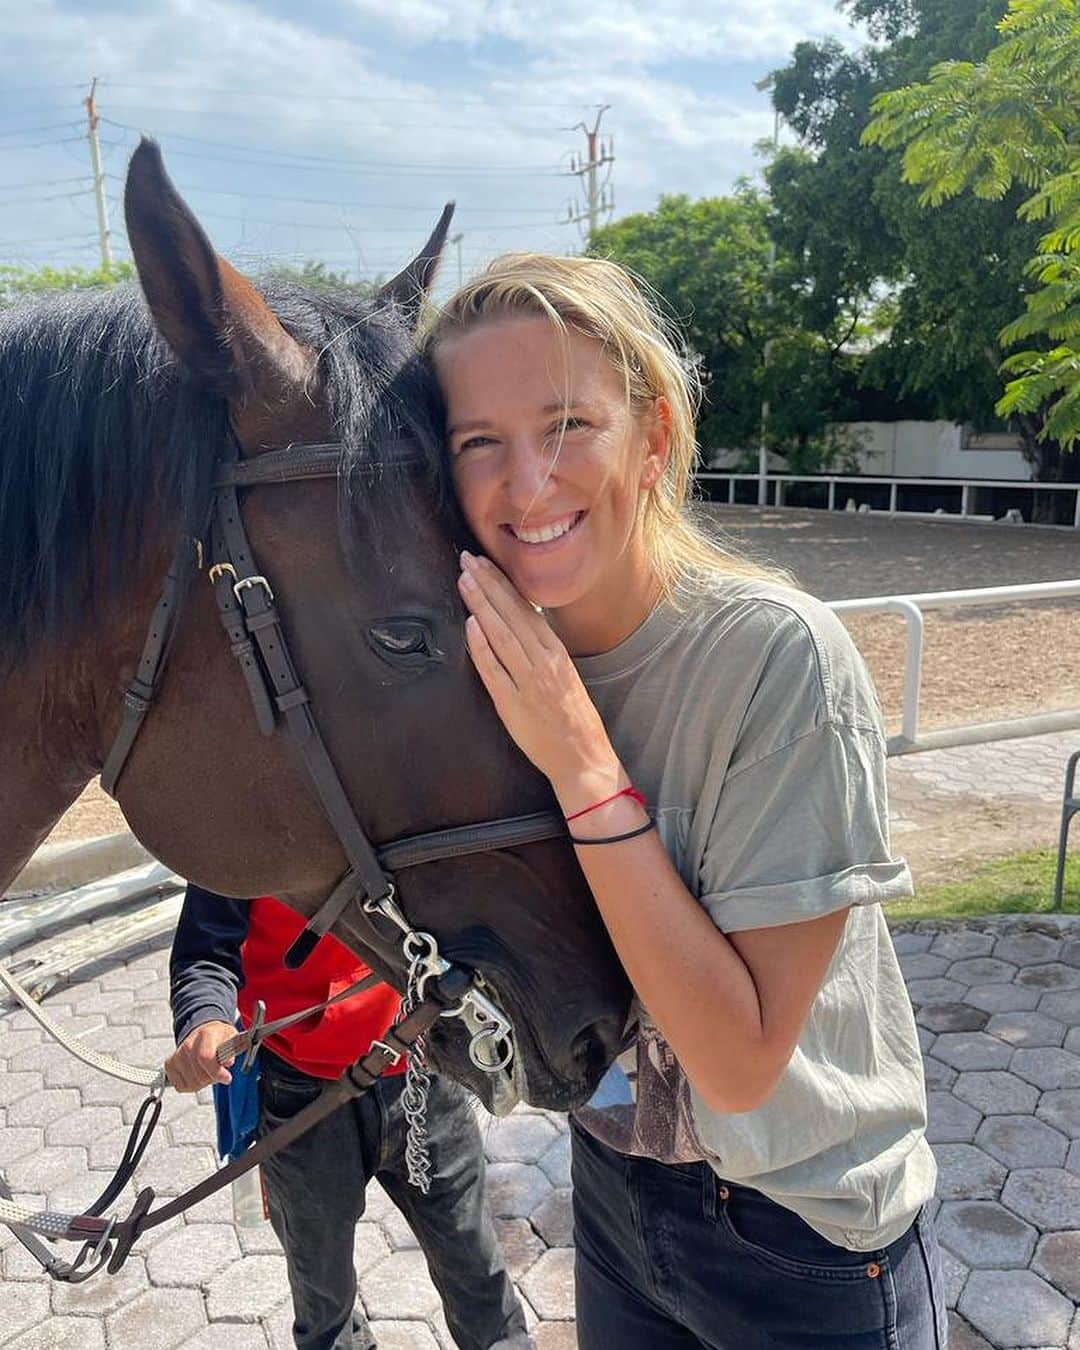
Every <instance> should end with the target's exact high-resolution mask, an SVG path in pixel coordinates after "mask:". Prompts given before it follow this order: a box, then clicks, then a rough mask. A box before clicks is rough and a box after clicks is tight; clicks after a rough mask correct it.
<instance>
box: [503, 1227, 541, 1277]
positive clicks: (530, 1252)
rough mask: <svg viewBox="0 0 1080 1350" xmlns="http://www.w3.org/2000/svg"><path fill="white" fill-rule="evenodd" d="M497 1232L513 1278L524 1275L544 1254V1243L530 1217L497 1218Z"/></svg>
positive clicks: (507, 1267)
mask: <svg viewBox="0 0 1080 1350" xmlns="http://www.w3.org/2000/svg"><path fill="white" fill-rule="evenodd" d="M495 1232H496V1233H497V1234H498V1238H499V1242H500V1244H501V1245H502V1250H503V1256H504V1257H505V1258H506V1269H507V1272H508V1273H509V1275H510V1278H511V1279H512V1280H520V1279H521V1277H522V1275H524V1274H525V1272H526V1271H527V1270H528V1269H529V1267H530V1266H532V1265H534V1264H535V1263H536V1261H538V1260H539V1259H540V1257H541V1256H543V1254H544V1243H543V1240H542V1239H541V1238H539V1237H538V1236H537V1235H536V1233H535V1232H534V1230H533V1226H532V1224H531V1223H530V1222H529V1221H528V1219H496V1220H495Z"/></svg>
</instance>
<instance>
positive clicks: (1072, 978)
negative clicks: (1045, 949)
mask: <svg viewBox="0 0 1080 1350" xmlns="http://www.w3.org/2000/svg"><path fill="white" fill-rule="evenodd" d="M1016 983H1017V984H1019V985H1023V986H1024V987H1025V988H1027V989H1049V990H1054V991H1057V990H1061V989H1076V988H1080V968H1078V967H1076V966H1067V965H1065V964H1064V962H1062V961H1051V962H1050V963H1049V964H1048V965H1045V966H1025V967H1024V969H1023V970H1022V971H1021V972H1020V973H1019V975H1017V977H1016Z"/></svg>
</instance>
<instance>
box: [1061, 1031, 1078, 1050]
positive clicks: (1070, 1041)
mask: <svg viewBox="0 0 1080 1350" xmlns="http://www.w3.org/2000/svg"><path fill="white" fill-rule="evenodd" d="M1064 1044H1065V1049H1066V1050H1068V1052H1069V1054H1070V1055H1077V1056H1080V1027H1071V1028H1070V1029H1069V1034H1068V1035H1067V1036H1066V1037H1065V1043H1064Z"/></svg>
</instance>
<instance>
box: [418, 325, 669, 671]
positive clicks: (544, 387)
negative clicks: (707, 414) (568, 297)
mask: <svg viewBox="0 0 1080 1350" xmlns="http://www.w3.org/2000/svg"><path fill="white" fill-rule="evenodd" d="M435 366H436V370H437V373H438V377H439V381H440V384H441V385H442V389H443V393H444V395H445V398H446V403H447V429H448V444H449V452H450V457H451V469H452V474H453V481H454V486H455V488H456V491H457V495H458V499H459V501H460V503H461V506H462V509H463V511H464V513H465V517H466V519H467V520H468V523H469V526H470V528H471V529H472V531H473V534H474V535H475V536H476V538H477V541H478V542H479V544H480V546H481V548H482V549H483V551H484V552H485V553H486V554H487V556H488V557H489V558H491V559H492V561H493V562H495V563H497V564H498V566H499V567H501V568H502V570H503V571H504V572H505V573H506V574H507V575H508V576H509V577H510V579H511V581H512V582H513V583H514V585H515V586H516V587H517V589H518V590H519V591H520V592H521V594H522V595H523V596H525V598H526V599H527V600H530V601H531V602H532V603H533V604H535V605H539V606H541V607H542V608H544V609H546V610H548V611H550V612H551V613H550V618H551V621H552V623H553V626H554V627H555V628H556V631H558V632H560V634H561V635H562V636H563V638H564V640H566V641H567V644H568V646H570V648H571V650H572V651H576V652H584V651H586V650H590V649H591V650H593V651H600V650H605V649H606V647H608V646H614V645H615V643H617V642H619V641H621V639H622V638H623V637H625V636H626V635H627V634H628V633H630V632H632V631H633V629H634V628H636V627H637V625H638V624H639V623H640V622H641V620H642V619H643V618H644V617H645V615H646V614H647V613H648V610H649V607H650V605H651V604H652V602H653V600H654V599H655V594H656V581H655V577H654V576H653V573H652V569H651V567H650V566H649V564H648V560H647V558H646V557H645V552H644V548H643V546H642V538H641V521H640V514H641V506H642V501H643V494H644V493H645V492H646V491H647V490H648V489H649V488H650V487H651V486H652V485H653V484H654V483H655V482H656V480H657V478H658V477H659V476H660V473H661V472H662V470H663V467H664V463H665V461H666V457H667V429H666V426H665V424H664V420H663V418H662V417H659V416H656V417H653V418H651V419H648V420H647V421H646V420H643V419H641V418H639V417H636V416H634V414H633V413H632V412H631V410H630V409H629V408H628V407H627V403H626V393H625V388H624V385H623V381H622V378H621V376H620V375H619V373H618V372H617V371H616V369H615V367H614V366H613V365H612V364H611V362H610V361H609V360H608V359H607V357H606V355H605V354H604V350H603V348H602V347H601V345H600V343H599V342H597V341H596V340H595V339H593V338H589V337H586V336H584V335H583V334H581V333H578V332H575V331H573V330H570V331H569V332H568V333H567V334H566V335H565V337H564V335H563V334H560V333H559V332H558V331H557V330H556V329H555V328H554V327H553V326H552V324H551V323H550V322H549V321H548V320H547V319H545V318H542V317H531V316H529V317H526V316H522V317H514V318H502V319H491V320H487V321H481V322H480V323H479V324H477V325H476V326H475V327H474V328H471V329H470V330H469V331H467V332H466V333H464V334H463V335H460V336H454V337H452V338H449V339H447V340H445V341H444V342H443V343H442V344H441V345H440V346H439V347H438V349H437V351H436V356H435Z"/></svg>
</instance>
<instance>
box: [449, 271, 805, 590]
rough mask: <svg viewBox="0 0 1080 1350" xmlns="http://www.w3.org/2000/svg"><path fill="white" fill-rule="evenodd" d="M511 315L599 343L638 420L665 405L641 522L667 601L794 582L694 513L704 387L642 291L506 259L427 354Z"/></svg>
mask: <svg viewBox="0 0 1080 1350" xmlns="http://www.w3.org/2000/svg"><path fill="white" fill-rule="evenodd" d="M513 315H536V316H539V317H543V318H547V319H548V320H550V322H551V323H552V324H553V325H554V327H555V328H556V329H557V330H558V331H559V333H560V334H562V335H563V337H564V338H565V337H566V334H567V330H568V329H574V330H575V331H577V332H579V333H583V334H584V335H585V336H586V337H590V338H594V339H595V340H596V341H598V342H599V343H601V344H602V346H603V348H604V351H605V353H606V354H607V356H608V359H609V360H610V361H611V363H612V365H613V366H614V367H615V369H616V370H617V371H618V372H619V374H620V376H621V377H622V379H623V382H624V386H625V389H626V400H627V406H628V407H629V409H630V411H631V412H632V413H633V414H635V415H636V416H639V417H642V416H645V417H648V416H652V415H654V412H655V408H656V402H657V400H658V399H660V398H663V399H665V400H666V401H667V405H668V407H669V409H670V419H669V429H670V442H669V443H670V453H669V456H668V461H667V465H666V467H665V469H664V472H663V473H662V474H661V476H660V477H659V479H658V480H657V482H656V483H655V484H654V485H653V487H652V488H650V489H649V491H648V495H647V497H646V501H645V507H644V512H643V516H642V535H643V540H644V544H645V549H646V552H647V556H648V558H649V561H650V563H651V564H652V566H653V567H654V568H655V570H656V574H657V576H658V577H659V579H660V582H661V584H662V585H663V587H664V591H665V594H667V595H668V596H669V597H670V596H673V595H674V594H675V592H676V590H677V588H678V587H679V585H680V584H682V583H686V582H689V581H692V580H693V579H695V578H699V577H701V576H703V575H704V574H707V573H711V572H715V571H717V570H719V571H721V572H724V573H726V574H728V575H729V576H737V577H765V578H770V579H773V580H782V581H783V580H787V579H788V578H787V577H786V576H785V575H784V574H783V573H782V572H780V571H779V570H777V569H774V568H769V567H766V566H762V565H760V564H758V563H755V562H754V561H752V560H751V559H750V558H748V557H746V556H744V555H743V554H742V553H741V552H740V551H739V550H738V549H737V548H734V547H732V546H731V545H730V544H728V543H727V542H725V541H723V540H722V539H721V538H719V537H718V536H717V534H716V532H715V531H714V530H712V529H710V530H706V529H705V528H703V526H702V524H701V523H700V522H699V520H698V519H697V518H696V515H697V513H695V512H693V511H692V509H691V503H690V493H691V487H692V483H693V469H694V464H695V462H696V460H697V453H698V450H697V437H696V434H695V415H696V412H697V409H698V405H699V402H700V396H701V384H700V379H699V377H698V373H697V369H696V366H695V365H694V363H693V362H692V361H690V360H689V359H688V358H687V357H686V356H685V355H683V354H681V351H680V346H681V344H680V343H679V341H678V339H677V338H676V337H675V335H674V332H673V329H672V327H671V325H670V324H668V323H667V322H666V321H665V319H664V318H663V316H662V314H661V311H660V307H659V304H658V303H657V301H656V300H655V298H653V297H652V296H650V295H649V294H648V288H647V287H646V286H645V284H644V283H642V282H638V281H636V280H635V278H634V277H632V276H631V274H630V273H629V272H628V271H627V270H626V269H625V268H623V267H621V266H620V265H619V264H618V263H615V262H611V261H610V260H609V259H606V258H581V257H575V258H570V257H557V256H555V255H552V254H546V253H505V254H503V255H502V256H501V257H498V258H496V259H494V261H493V262H491V263H489V264H488V266H487V267H486V268H485V269H484V271H482V272H481V273H479V274H478V275H477V276H476V277H474V278H473V279H472V280H471V281H468V282H467V283H466V284H465V285H464V286H462V287H461V288H460V289H459V290H458V291H457V292H456V293H455V294H454V295H453V296H451V298H450V299H449V300H448V301H447V302H446V304H445V305H443V306H442V308H441V309H440V310H438V311H437V312H436V313H435V316H434V318H433V320H432V322H431V323H430V325H429V327H428V328H427V331H426V333H425V335H424V338H423V346H424V349H425V350H426V351H427V352H429V353H433V352H434V351H435V350H436V349H437V347H438V346H439V344H440V343H442V342H445V341H446V340H448V339H450V338H452V337H454V336H455V335H459V334H461V333H464V332H466V331H468V330H469V329H471V328H473V327H475V326H476V325H477V324H479V323H482V322H484V321H485V320H489V319H497V318H507V317H510V316H513Z"/></svg>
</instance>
